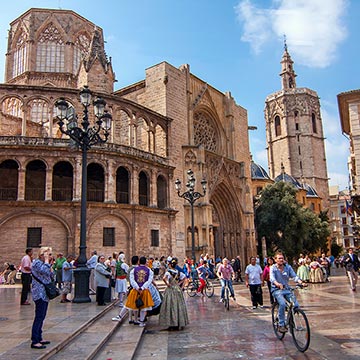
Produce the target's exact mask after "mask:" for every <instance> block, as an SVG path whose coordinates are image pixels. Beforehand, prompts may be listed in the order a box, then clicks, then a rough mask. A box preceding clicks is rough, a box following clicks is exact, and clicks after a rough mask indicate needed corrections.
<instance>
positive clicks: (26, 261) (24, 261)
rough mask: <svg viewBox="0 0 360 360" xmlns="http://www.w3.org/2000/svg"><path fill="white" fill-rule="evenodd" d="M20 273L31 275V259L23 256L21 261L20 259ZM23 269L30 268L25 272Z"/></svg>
mask: <svg viewBox="0 0 360 360" xmlns="http://www.w3.org/2000/svg"><path fill="white" fill-rule="evenodd" d="M20 268H21V272H23V273H24V274H30V273H31V258H30V256H29V255H25V256H24V257H23V258H22V259H21V265H20ZM25 268H30V270H26V269H25Z"/></svg>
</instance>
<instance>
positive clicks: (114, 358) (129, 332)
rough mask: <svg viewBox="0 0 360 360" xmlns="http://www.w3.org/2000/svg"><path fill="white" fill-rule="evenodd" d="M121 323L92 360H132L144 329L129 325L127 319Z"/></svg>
mask: <svg viewBox="0 0 360 360" xmlns="http://www.w3.org/2000/svg"><path fill="white" fill-rule="evenodd" d="M123 322H124V324H123V325H122V326H120V327H118V328H116V331H115V332H114V333H113V335H112V336H111V337H110V338H109V339H108V341H107V342H106V343H105V344H104V345H103V347H102V348H101V349H100V350H99V351H98V353H97V354H96V356H95V357H94V358H93V359H94V360H118V359H127V360H131V359H133V357H134V355H135V352H136V349H137V347H138V345H139V343H140V341H141V337H142V335H143V332H144V329H145V328H143V327H139V326H137V325H133V324H129V323H128V321H127V319H124V320H123Z"/></svg>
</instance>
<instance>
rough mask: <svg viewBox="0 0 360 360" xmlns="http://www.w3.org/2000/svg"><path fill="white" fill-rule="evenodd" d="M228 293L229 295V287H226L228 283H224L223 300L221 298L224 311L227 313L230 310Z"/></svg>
mask: <svg viewBox="0 0 360 360" xmlns="http://www.w3.org/2000/svg"><path fill="white" fill-rule="evenodd" d="M229 293H230V290H229V285H228V282H227V281H225V289H224V298H223V301H224V306H225V309H226V310H228V311H229V310H230V297H229Z"/></svg>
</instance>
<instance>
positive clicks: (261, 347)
mask: <svg viewBox="0 0 360 360" xmlns="http://www.w3.org/2000/svg"><path fill="white" fill-rule="evenodd" d="M334 272H335V273H336V276H333V277H331V281H330V282H328V283H324V284H310V285H309V287H308V289H306V290H299V291H298V293H297V297H298V299H299V302H300V304H301V307H302V308H303V309H304V310H305V312H306V314H307V316H308V319H309V322H310V327H311V343H310V348H309V349H308V350H307V351H306V352H305V353H304V354H303V353H301V352H299V351H298V350H297V349H296V347H295V345H294V343H293V341H292V338H291V335H290V333H288V334H286V336H285V338H284V340H283V341H279V340H277V339H276V337H275V335H274V332H273V330H272V324H271V312H270V310H271V309H270V305H269V297H268V292H267V288H265V287H264V288H263V292H264V305H267V306H265V308H263V309H260V308H259V309H256V310H252V307H251V302H250V293H249V290H248V289H247V288H246V287H245V285H243V284H237V285H235V293H236V302H237V303H236V304H235V303H234V302H232V304H231V308H230V311H226V310H225V308H224V306H223V304H221V303H219V296H218V294H219V288H217V289H216V292H215V296H214V297H213V298H210V299H208V298H200V297H196V298H190V297H188V296H187V295H185V298H186V302H187V306H188V312H189V317H190V321H191V323H190V324H189V326H187V327H186V328H185V329H184V330H183V331H178V332H174V331H166V330H164V329H161V328H159V326H158V323H157V321H158V319H157V317H154V318H151V319H150V320H149V322H148V325H147V328H146V331H145V334H144V335H143V338H142V341H141V343H140V345H139V346H138V350H137V352H136V356H135V359H142V360H149V359H157V360H163V359H172V360H178V359H179V360H180V359H206V360H220V359H317V360H319V359H336V360H341V359H347V360H348V359H351V360H352V359H354V360H355V359H359V358H360V340H359V334H360V328H359V326H357V323H358V320H357V319H358V318H359V314H360V306H359V305H360V294H359V292H352V291H351V289H350V287H349V285H348V282H347V278H346V276H345V275H344V271H343V269H339V270H337V269H334ZM358 291H360V286H359V290H358Z"/></svg>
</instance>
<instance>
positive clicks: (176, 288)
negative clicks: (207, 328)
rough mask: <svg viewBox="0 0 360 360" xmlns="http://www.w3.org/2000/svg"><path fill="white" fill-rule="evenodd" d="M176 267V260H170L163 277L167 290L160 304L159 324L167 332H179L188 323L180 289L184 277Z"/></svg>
mask: <svg viewBox="0 0 360 360" xmlns="http://www.w3.org/2000/svg"><path fill="white" fill-rule="evenodd" d="M176 265H177V260H176V259H175V258H174V259H172V260H171V262H170V267H169V269H168V270H167V271H166V272H165V275H164V277H163V281H164V283H165V284H166V286H167V288H166V290H165V292H164V297H163V301H162V304H161V310H160V316H159V323H160V325H161V326H164V327H167V328H168V329H169V330H181V329H182V328H183V327H184V326H186V325H187V324H188V323H189V318H188V313H187V309H186V304H185V300H184V295H183V292H182V289H181V286H182V284H183V282H184V281H185V279H186V276H185V274H183V273H182V272H180V271H178V270H177V269H176Z"/></svg>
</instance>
